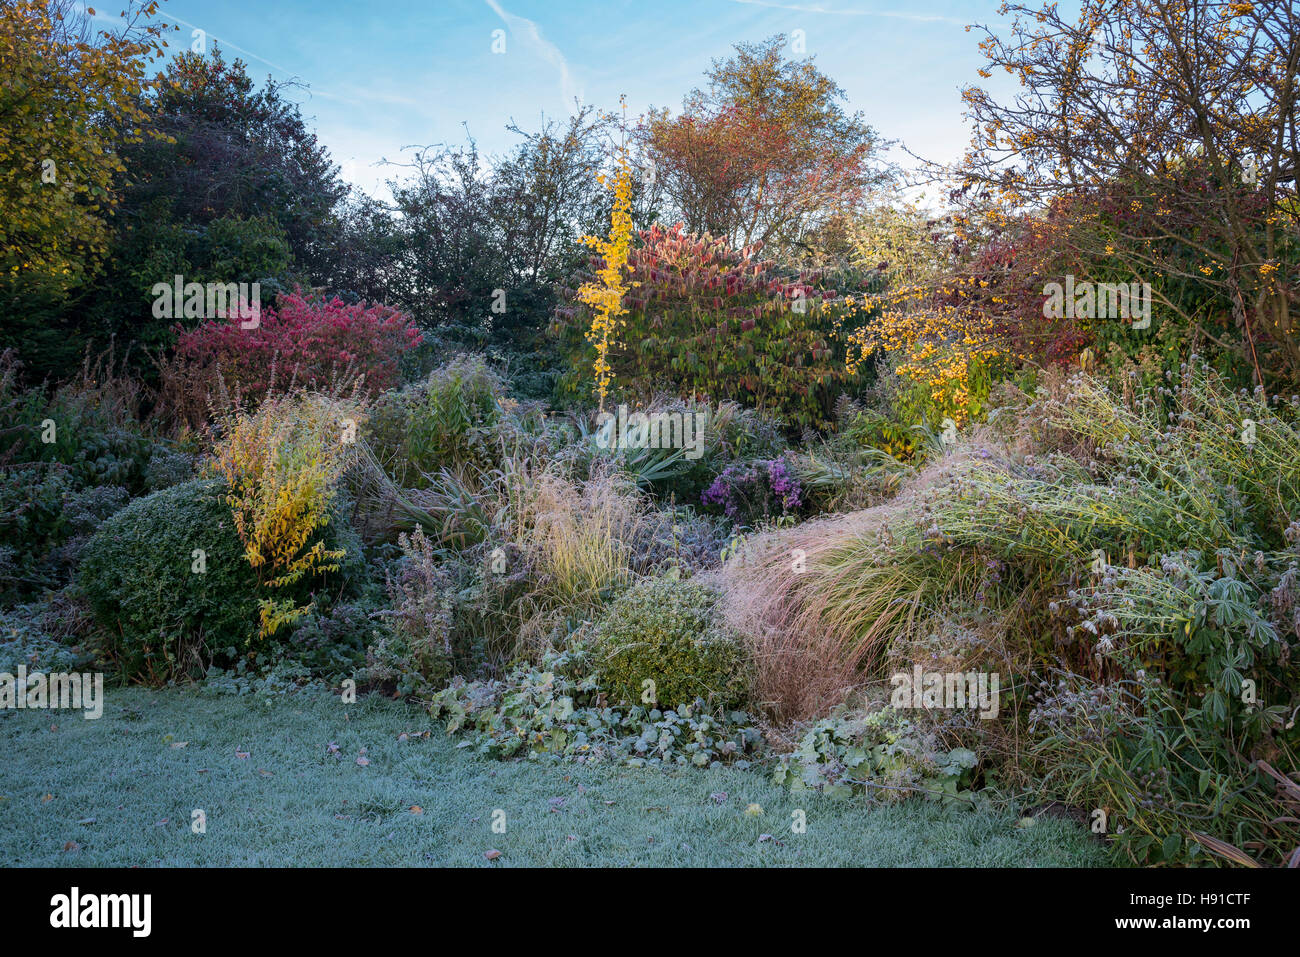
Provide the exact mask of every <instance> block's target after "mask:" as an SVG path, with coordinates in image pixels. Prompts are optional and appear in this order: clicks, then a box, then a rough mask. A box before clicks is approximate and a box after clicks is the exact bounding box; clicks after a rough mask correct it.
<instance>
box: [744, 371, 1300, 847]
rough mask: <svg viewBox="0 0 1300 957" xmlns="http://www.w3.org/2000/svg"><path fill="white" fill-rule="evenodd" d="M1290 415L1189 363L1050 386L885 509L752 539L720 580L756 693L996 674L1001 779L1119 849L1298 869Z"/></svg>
mask: <svg viewBox="0 0 1300 957" xmlns="http://www.w3.org/2000/svg"><path fill="white" fill-rule="evenodd" d="M1298 406H1300V402H1296V401H1294V400H1293V401H1290V402H1283V401H1279V400H1275V399H1270V398H1266V397H1265V396H1263V395H1262V394H1252V393H1249V392H1232V391H1230V390H1228V389H1227V388H1226V387H1225V386H1224V385H1223V384H1222V382H1221V381H1219V380H1218V379H1217V378H1216V376H1215V375H1214V373H1212V372H1211V371H1209V370H1208V369H1206V368H1203V367H1201V366H1200V365H1199V364H1197V363H1196V362H1191V363H1189V364H1188V365H1186V366H1185V367H1183V369H1182V370H1181V371H1180V373H1178V374H1171V375H1170V376H1169V377H1168V379H1167V380H1166V382H1165V384H1164V385H1163V386H1161V387H1159V388H1157V389H1154V390H1148V391H1146V392H1140V391H1137V390H1135V389H1134V388H1132V386H1131V384H1130V383H1126V382H1124V381H1122V380H1121V381H1120V382H1119V383H1117V384H1115V383H1108V382H1105V381H1103V380H1100V379H1096V378H1089V377H1087V376H1083V375H1079V376H1075V377H1073V378H1072V379H1069V380H1065V379H1059V378H1058V379H1052V378H1050V377H1049V380H1048V381H1047V382H1046V383H1045V385H1044V386H1043V387H1042V388H1040V389H1039V390H1038V392H1037V394H1036V395H1034V396H1033V397H1028V396H1023V397H1021V398H1020V399H1019V400H1018V401H1016V402H1014V403H1012V404H1011V405H1010V406H1008V407H1006V408H1004V409H1003V410H1001V411H1000V412H999V413H998V414H997V415H995V416H993V417H992V421H993V423H994V428H995V429H996V430H997V431H989V430H982V431H976V432H974V433H971V434H968V436H967V437H966V440H965V441H964V442H962V443H959V444H957V445H953V446H949V447H948V449H947V452H946V454H945V455H944V456H943V457H942V458H941V459H940V460H938V461H936V462H935V463H933V464H932V465H930V466H927V467H926V468H924V469H922V470H921V471H919V472H913V474H912V475H911V476H910V477H909V478H907V479H906V480H904V482H903V484H902V488H901V491H900V493H899V495H898V496H897V497H896V498H895V499H893V500H892V501H890V502H888V503H885V504H884V505H881V506H878V507H876V508H872V509H867V510H865V511H862V512H856V513H850V514H847V515H837V516H833V517H828V518H826V519H819V520H814V521H811V522H807V523H804V524H803V525H800V526H797V527H795V528H793V529H788V530H778V531H776V532H772V533H769V534H768V535H765V536H760V537H758V538H756V539H753V540H751V541H750V542H747V543H746V546H745V547H744V548H742V549H741V550H740V551H739V553H738V554H737V555H736V556H735V557H734V558H732V559H731V560H729V561H728V562H727V564H726V565H725V567H724V568H723V570H722V573H721V581H722V583H723V591H724V595H725V596H726V597H725V601H724V608H725V610H726V614H727V617H728V619H729V620H730V621H732V622H733V624H735V626H736V627H738V628H739V629H740V630H741V631H742V633H743V634H744V635H745V637H746V640H747V642H748V644H749V647H750V649H751V652H752V654H753V656H754V658H755V661H756V665H757V668H758V674H759V679H758V685H759V699H760V701H762V702H763V703H764V705H765V706H766V707H767V708H768V710H769V713H770V714H772V715H773V716H775V717H777V718H779V719H781V720H785V721H789V720H792V719H799V718H809V717H818V716H821V715H824V714H825V713H827V711H828V709H829V708H831V707H833V705H834V704H835V699H836V697H837V696H838V697H840V698H843V697H844V695H845V694H846V693H847V692H848V691H849V690H850V689H853V688H857V687H861V686H863V685H867V684H870V683H872V682H873V681H880V680H882V679H884V678H885V677H887V676H888V673H889V672H888V671H887V670H886V669H887V668H895V669H896V668H900V667H903V666H905V665H906V664H907V662H908V661H909V660H911V661H918V660H920V659H925V660H926V661H931V660H933V661H938V662H940V663H942V664H943V665H944V667H948V666H949V665H950V664H951V666H952V667H960V666H963V665H965V666H970V665H974V666H977V667H980V668H983V669H988V670H998V671H1001V672H1002V687H1003V688H1004V689H1005V690H1004V696H1006V698H1007V700H1005V701H1004V707H1003V708H1002V711H1001V716H1000V717H999V719H998V725H997V727H996V728H984V729H981V730H982V735H981V736H982V738H983V739H985V741H986V742H987V743H988V744H989V745H990V749H989V752H986V753H989V757H990V760H993V761H996V762H997V763H998V766H999V770H1000V779H1001V780H1002V781H1004V782H1006V783H1010V784H1014V785H1016V786H1022V787H1025V788H1027V789H1029V790H1030V791H1032V792H1033V793H1035V794H1036V796H1037V797H1038V798H1040V799H1043V800H1064V801H1067V802H1069V803H1070V804H1072V805H1074V806H1076V807H1081V808H1084V809H1085V810H1086V811H1088V812H1096V817H1095V820H1097V821H1101V822H1102V823H1101V824H1100V825H1098V826H1100V827H1102V828H1104V832H1105V833H1106V834H1108V835H1109V836H1110V839H1111V846H1112V848H1113V849H1114V850H1115V852H1116V854H1117V855H1120V856H1122V857H1124V858H1125V859H1128V860H1131V861H1135V862H1141V863H1155V862H1166V863H1187V862H1193V863H1194V862H1197V861H1203V860H1207V859H1212V860H1232V861H1235V862H1238V863H1242V862H1244V861H1246V860H1256V861H1261V862H1263V861H1268V862H1280V861H1284V860H1290V859H1293V857H1294V856H1295V854H1296V852H1297V849H1300V825H1297V824H1296V823H1295V821H1296V820H1297V818H1296V816H1295V815H1294V814H1293V813H1291V809H1292V808H1293V806H1294V792H1295V791H1296V789H1297V786H1296V784H1295V782H1294V781H1293V780H1292V778H1293V777H1294V772H1293V769H1294V768H1295V767H1296V766H1297V759H1298V756H1300V732H1298V731H1297V729H1296V722H1295V718H1294V715H1295V713H1296V712H1297V710H1300V694H1298V693H1297V690H1296V689H1297V688H1298V687H1300V672H1298V671H1297V662H1300V656H1297V654H1296V652H1297V644H1298V643H1300V457H1297V456H1296V454H1295V450H1296V449H1297V448H1300V429H1298V428H1297V423H1298V422H1300V408H1298ZM957 622H960V623H961V627H956V625H955V623H957ZM945 643H946V644H945ZM959 644H960V645H961V647H959ZM1034 688H1037V691H1036V692H1033V694H1032V695H1031V694H1030V692H1031V691H1032V689H1034ZM1289 772H1290V773H1289Z"/></svg>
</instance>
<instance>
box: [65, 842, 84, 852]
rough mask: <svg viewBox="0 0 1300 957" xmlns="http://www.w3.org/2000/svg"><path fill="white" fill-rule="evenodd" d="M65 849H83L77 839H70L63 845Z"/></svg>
mask: <svg viewBox="0 0 1300 957" xmlns="http://www.w3.org/2000/svg"><path fill="white" fill-rule="evenodd" d="M63 849H64V850H65V851H79V850H81V845H80V844H78V843H77V842H76V841H68V842H67V843H66V844H64V845H63Z"/></svg>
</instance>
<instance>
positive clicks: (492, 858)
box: [483, 848, 501, 861]
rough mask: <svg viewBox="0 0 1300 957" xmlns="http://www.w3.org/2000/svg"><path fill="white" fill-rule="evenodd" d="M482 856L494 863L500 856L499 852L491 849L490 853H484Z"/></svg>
mask: <svg viewBox="0 0 1300 957" xmlns="http://www.w3.org/2000/svg"><path fill="white" fill-rule="evenodd" d="M483 856H484V857H486V858H487V859H488V860H489V861H495V860H496V859H497V858H498V857H500V856H501V852H500V851H498V850H496V849H495V848H493V849H492V850H490V851H486V852H485V853H484V854H483Z"/></svg>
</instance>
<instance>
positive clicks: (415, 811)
mask: <svg viewBox="0 0 1300 957" xmlns="http://www.w3.org/2000/svg"><path fill="white" fill-rule="evenodd" d="M411 813H412V814H423V813H424V808H422V807H420V805H418V804H412V805H411Z"/></svg>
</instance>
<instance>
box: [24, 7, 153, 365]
mask: <svg viewBox="0 0 1300 957" xmlns="http://www.w3.org/2000/svg"><path fill="white" fill-rule="evenodd" d="M157 6H158V5H157V3H153V2H149V3H136V4H133V5H132V7H131V9H130V11H129V12H128V13H127V15H126V16H125V18H124V19H125V21H126V22H125V25H124V26H123V27H122V28H121V29H120V30H119V31H117V32H116V33H109V32H107V31H102V30H101V31H92V30H91V28H90V21H89V15H90V14H93V9H91V10H87V12H86V13H84V14H83V13H81V12H80V11H79V10H77V9H76V8H75V7H74V6H73V4H72V3H70V2H61V0H7V2H5V3H4V4H2V5H0V314H2V315H3V317H4V319H5V322H4V326H3V332H2V333H0V348H3V347H7V346H11V345H12V346H17V347H18V348H20V349H21V350H22V351H23V352H24V353H25V354H27V355H31V354H32V352H33V351H40V350H41V349H43V348H45V347H50V346H54V345H56V344H57V343H58V342H59V341H63V340H66V338H67V337H66V333H65V332H64V331H63V330H61V329H58V328H56V327H50V326H47V325H46V323H45V321H44V320H47V319H49V318H51V317H52V316H53V315H54V314H56V313H57V309H58V306H57V304H58V303H59V302H60V301H61V300H62V299H63V297H64V296H66V295H67V294H68V293H69V292H70V291H72V290H75V289H77V288H78V287H79V286H82V285H84V284H85V283H86V282H87V280H88V279H89V278H91V277H93V276H94V275H95V273H96V271H97V269H98V268H99V264H100V262H101V260H102V257H103V256H104V254H105V252H106V250H107V248H108V243H109V236H110V233H111V229H110V225H109V217H110V216H111V215H112V213H113V210H114V208H115V206H116V205H117V204H118V201H119V199H120V195H119V193H118V191H117V190H116V177H117V176H118V174H120V173H121V172H122V170H123V166H122V156H121V151H122V148H123V146H124V145H125V144H128V143H134V142H140V141H141V139H142V135H143V134H142V133H141V127H142V125H143V120H144V117H143V113H142V111H141V109H140V106H139V101H140V97H141V96H142V94H143V93H144V92H145V91H146V90H147V89H148V88H149V85H150V81H149V80H148V79H147V78H146V69H147V67H148V64H149V63H150V62H152V61H153V60H154V59H157V58H159V57H161V56H162V55H163V50H162V47H163V44H162V41H161V36H162V32H163V27H162V25H161V24H159V23H156V22H152V21H151V20H150V18H151V17H152V16H153V15H154V13H155V12H156V11H157ZM37 365H39V364H37ZM37 371H38V372H39V371H41V370H39V369H38V370H37Z"/></svg>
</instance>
